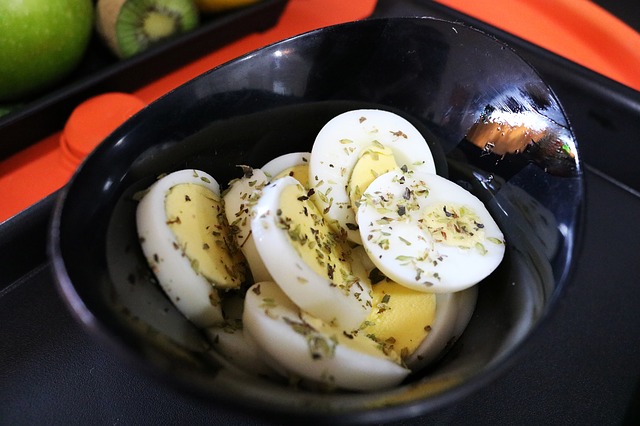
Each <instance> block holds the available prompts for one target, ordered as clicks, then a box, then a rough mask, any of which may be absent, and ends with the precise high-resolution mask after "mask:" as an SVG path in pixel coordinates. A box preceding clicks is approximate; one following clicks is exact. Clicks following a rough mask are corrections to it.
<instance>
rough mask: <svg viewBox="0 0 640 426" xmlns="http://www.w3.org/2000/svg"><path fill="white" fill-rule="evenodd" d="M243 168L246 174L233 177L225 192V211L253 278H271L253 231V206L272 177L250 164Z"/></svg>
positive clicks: (263, 279) (264, 279)
mask: <svg viewBox="0 0 640 426" xmlns="http://www.w3.org/2000/svg"><path fill="white" fill-rule="evenodd" d="M243 169H244V174H243V176H242V177H240V178H237V179H234V180H232V181H231V182H230V183H229V187H228V188H227V190H226V191H225V192H224V195H223V200H224V213H225V215H226V217H227V221H228V222H229V225H230V227H231V233H232V234H233V236H234V237H235V240H236V243H237V245H238V247H240V250H242V253H243V254H244V257H245V258H246V259H247V263H248V264H249V269H250V270H251V275H252V277H253V281H254V282H257V281H272V280H273V279H272V278H271V274H270V273H269V271H268V270H267V268H266V267H265V266H264V262H263V261H262V258H261V257H260V255H259V254H258V249H257V248H256V244H255V241H254V239H253V236H252V234H251V219H252V218H253V216H254V210H253V208H254V206H255V205H256V203H257V202H258V200H259V199H260V196H261V195H262V189H263V188H264V187H265V186H266V185H267V184H268V183H269V178H268V177H267V175H265V173H264V172H263V171H262V170H260V169H252V168H251V167H247V166H243Z"/></svg>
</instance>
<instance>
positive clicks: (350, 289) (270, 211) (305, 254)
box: [251, 176, 371, 330]
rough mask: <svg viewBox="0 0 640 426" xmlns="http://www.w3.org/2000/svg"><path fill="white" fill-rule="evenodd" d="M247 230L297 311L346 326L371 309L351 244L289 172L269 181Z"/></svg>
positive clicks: (354, 324)
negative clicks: (327, 221) (328, 223)
mask: <svg viewBox="0 0 640 426" xmlns="http://www.w3.org/2000/svg"><path fill="white" fill-rule="evenodd" d="M255 209H256V215H255V217H254V218H253V220H252V222H251V230H252V233H253V238H254V240H255V243H256V247H257V249H258V252H259V253H260V256H261V257H262V260H263V262H264V264H265V265H266V267H267V269H268V270H269V273H270V274H271V276H272V277H273V278H274V280H275V282H277V283H278V285H279V286H280V287H281V288H282V290H283V291H284V292H285V293H286V294H287V296H288V297H289V298H290V299H291V300H293V301H294V303H296V304H297V305H298V306H299V307H300V308H301V309H303V310H305V311H307V312H309V313H311V314H312V315H315V316H317V317H319V318H321V319H323V320H324V321H327V322H329V323H332V324H335V325H337V326H340V327H342V328H343V329H344V330H352V329H355V328H357V327H358V326H359V325H360V323H361V322H362V320H364V318H365V317H366V316H367V315H368V313H369V311H370V309H371V294H370V293H371V287H370V285H369V283H368V282H366V281H365V280H361V279H360V278H359V277H358V276H356V275H355V273H354V268H353V266H352V265H351V263H350V262H351V260H352V259H351V258H350V248H349V246H348V244H347V243H346V242H345V241H343V240H342V239H341V238H340V236H338V235H336V234H335V233H334V232H333V231H332V230H331V229H330V228H329V227H328V225H327V224H326V222H325V220H324V218H323V216H322V214H321V213H320V212H319V211H318V209H317V207H316V206H315V204H313V203H312V202H311V201H310V200H309V197H308V191H307V190H306V189H305V188H303V187H302V185H300V183H299V182H298V181H297V180H295V179H294V178H292V177H290V176H285V177H283V178H281V179H277V180H276V181H274V182H272V183H270V184H269V185H267V186H266V187H265V188H264V189H263V191H262V196H261V197H260V200H259V201H258V203H257V205H256V207H255Z"/></svg>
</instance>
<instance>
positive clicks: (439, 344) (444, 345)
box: [402, 286, 478, 371]
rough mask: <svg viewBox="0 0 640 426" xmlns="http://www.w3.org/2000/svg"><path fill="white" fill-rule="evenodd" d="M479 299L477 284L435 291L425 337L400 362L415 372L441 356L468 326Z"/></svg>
mask: <svg viewBox="0 0 640 426" xmlns="http://www.w3.org/2000/svg"><path fill="white" fill-rule="evenodd" d="M477 299H478V286H473V287H469V288H467V289H465V290H461V291H456V292H453V293H437V294H436V315H435V318H434V319H433V322H432V323H431V327H430V330H429V334H428V336H427V337H426V338H425V339H424V340H423V341H422V342H421V343H420V345H419V346H418V347H417V348H416V350H415V351H413V352H412V353H410V354H409V355H408V356H407V357H403V358H402V359H403V361H404V362H405V363H406V365H407V367H409V368H410V369H411V370H413V371H418V370H420V369H421V368H424V367H426V366H427V365H429V364H431V363H432V362H434V361H437V360H438V359H439V358H440V357H442V356H443V355H444V354H445V353H446V352H447V351H448V350H449V349H450V348H451V346H452V345H453V344H454V343H455V342H456V341H457V340H458V338H460V336H461V335H462V333H463V332H464V330H465V329H466V328H467V325H468V324H469V321H470V320H471V317H472V316H473V312H474V310H475V308H476V301H477Z"/></svg>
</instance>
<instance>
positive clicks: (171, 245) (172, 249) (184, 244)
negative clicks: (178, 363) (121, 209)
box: [136, 170, 244, 327]
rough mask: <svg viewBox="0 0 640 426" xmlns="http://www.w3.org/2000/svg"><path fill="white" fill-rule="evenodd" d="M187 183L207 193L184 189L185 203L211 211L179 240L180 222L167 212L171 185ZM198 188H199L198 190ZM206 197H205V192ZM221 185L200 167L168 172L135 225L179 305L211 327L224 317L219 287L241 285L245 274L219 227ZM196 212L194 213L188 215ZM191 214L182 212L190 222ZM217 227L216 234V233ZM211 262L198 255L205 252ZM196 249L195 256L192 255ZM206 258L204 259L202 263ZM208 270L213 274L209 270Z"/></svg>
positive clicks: (139, 212) (155, 268) (154, 268)
mask: <svg viewBox="0 0 640 426" xmlns="http://www.w3.org/2000/svg"><path fill="white" fill-rule="evenodd" d="M182 184H192V185H195V186H198V187H204V188H205V190H206V191H204V195H193V200H190V201H187V198H189V197H188V196H187V195H185V200H183V202H184V203H189V202H193V203H200V202H205V203H207V207H209V208H211V207H213V208H211V214H210V215H209V214H207V215H201V216H199V217H197V218H193V219H194V221H196V222H198V223H197V227H198V231H197V232H194V233H193V235H189V236H187V237H186V239H185V241H180V240H179V239H178V237H177V236H176V234H175V233H174V231H172V229H171V225H172V224H175V223H178V222H180V219H179V218H177V217H168V216H167V210H166V206H165V200H166V199H167V197H168V195H169V193H170V191H172V189H173V188H176V187H179V186H180V185H182ZM196 192H198V191H195V192H194V193H196ZM202 197H204V198H206V201H203V198H202ZM178 208H180V206H178ZM221 210H222V204H221V200H220V189H219V186H218V183H217V182H216V181H215V179H214V178H213V177H211V176H210V175H208V174H207V173H204V172H202V171H198V170H181V171H177V172H174V173H171V174H169V175H166V176H164V177H162V178H161V179H159V180H158V181H156V182H155V183H154V184H153V185H151V186H150V187H149V189H148V191H147V192H146V194H145V195H144V196H143V198H142V199H141V200H140V203H139V204H138V207H137V209H136V226H137V231H138V236H139V240H140V244H141V247H142V251H143V253H144V255H145V257H146V258H147V262H148V263H149V266H150V267H151V269H152V271H153V272H154V274H155V276H156V278H157V280H158V283H159V284H160V286H161V287H162V289H163V290H164V292H165V293H166V294H167V296H168V297H169V299H170V300H171V302H172V303H173V304H174V305H175V306H176V308H177V309H178V310H179V311H180V312H181V313H182V314H183V315H184V316H185V317H187V318H188V319H189V320H190V321H192V322H193V323H194V324H196V325H198V326H200V327H207V326H210V325H214V324H218V323H221V322H222V321H223V317H222V310H221V308H220V297H219V294H218V291H217V288H216V287H220V288H231V287H238V286H239V285H240V284H241V282H242V279H243V278H244V277H243V276H242V275H241V273H240V268H239V265H238V259H237V258H235V257H234V256H233V255H231V254H230V250H229V249H228V246H226V244H225V241H224V238H225V237H226V233H225V231H224V230H220V229H219V227H220V226H223V224H221V223H220V222H219V218H220V217H219V215H220V214H222V211H221ZM189 216H191V215H189ZM190 219H192V218H191V217H183V218H182V220H183V221H184V222H185V223H187V222H188V221H189V220H190ZM214 232H215V233H217V234H218V235H220V236H218V237H214V236H213V235H212V233H214ZM203 250H204V251H206V252H207V253H206V257H207V260H206V262H207V263H208V264H204V263H205V261H202V262H200V261H196V260H197V259H199V258H200V259H202V258H203V256H204V255H203V252H202V251H203ZM189 253H192V254H193V255H194V256H198V257H192V256H189ZM200 263H202V264H200ZM205 270H206V272H207V274H208V275H209V276H205V275H204V271H205Z"/></svg>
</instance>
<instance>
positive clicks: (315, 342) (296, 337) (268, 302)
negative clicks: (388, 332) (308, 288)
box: [243, 282, 410, 390]
mask: <svg viewBox="0 0 640 426" xmlns="http://www.w3.org/2000/svg"><path fill="white" fill-rule="evenodd" d="M243 322H244V325H245V329H246V330H247V331H248V332H249V334H251V336H253V338H254V339H255V341H256V342H257V344H258V346H259V347H260V348H262V349H263V350H264V351H265V352H266V353H267V354H268V355H269V356H270V357H271V358H272V359H273V360H275V361H276V362H277V363H278V367H281V368H283V369H284V370H285V371H287V372H288V373H289V374H290V375H292V376H294V377H300V378H304V379H309V380H312V381H315V382H319V383H322V384H324V385H326V386H328V387H329V388H335V387H338V388H343V389H351V390H375V389H382V388H387V387H391V386H395V385H397V384H399V383H400V382H402V380H404V378H405V377H406V376H407V375H408V374H409V373H410V370H408V369H406V368H404V367H403V366H401V365H400V364H399V362H400V360H399V358H398V357H395V358H394V357H393V354H386V353H385V352H384V351H383V347H382V346H380V345H379V344H378V343H376V342H375V341H373V340H371V339H369V338H367V337H366V336H364V335H362V334H355V335H354V334H349V333H346V332H345V331H343V330H342V329H341V328H339V327H335V326H334V325H332V324H330V323H326V322H324V321H322V320H320V319H318V318H316V317H314V316H312V315H310V314H308V313H305V312H304V311H302V310H300V309H299V307H298V306H296V305H295V304H294V303H293V302H292V301H291V300H290V299H289V298H288V297H287V296H286V295H285V294H284V292H282V290H281V289H280V287H279V286H278V285H277V284H275V283H266V282H263V283H257V284H254V285H253V286H252V287H250V288H249V290H248V291H247V294H246V297H245V306H244V315H243Z"/></svg>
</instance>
